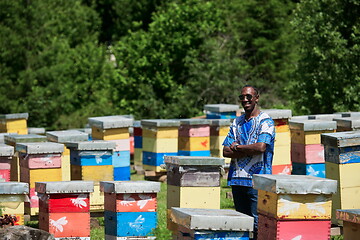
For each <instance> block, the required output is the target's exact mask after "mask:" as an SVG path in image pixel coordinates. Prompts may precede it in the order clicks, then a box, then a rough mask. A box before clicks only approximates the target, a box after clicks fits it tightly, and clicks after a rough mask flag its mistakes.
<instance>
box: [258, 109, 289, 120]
mask: <svg viewBox="0 0 360 240" xmlns="http://www.w3.org/2000/svg"><path fill="white" fill-rule="evenodd" d="M261 111H262V112H265V113H267V114H268V115H269V116H270V117H271V118H272V119H274V120H275V119H288V118H291V116H292V112H291V110H290V109H261Z"/></svg>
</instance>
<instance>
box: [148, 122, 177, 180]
mask: <svg viewBox="0 0 360 240" xmlns="http://www.w3.org/2000/svg"><path fill="white" fill-rule="evenodd" d="M141 125H142V133H143V168H144V170H146V172H145V173H146V175H150V173H151V172H153V173H154V174H155V175H156V176H157V175H161V174H162V173H163V174H165V173H166V170H165V169H163V168H161V165H162V164H164V156H176V155H177V152H178V129H179V125H180V121H179V120H177V119H153V120H142V121H141ZM148 171H150V173H148ZM154 174H153V175H154Z"/></svg>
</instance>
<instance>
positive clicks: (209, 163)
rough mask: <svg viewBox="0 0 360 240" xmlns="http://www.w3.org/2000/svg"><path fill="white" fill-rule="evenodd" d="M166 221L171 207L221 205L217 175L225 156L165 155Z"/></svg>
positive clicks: (214, 206) (210, 206)
mask: <svg viewBox="0 0 360 240" xmlns="http://www.w3.org/2000/svg"><path fill="white" fill-rule="evenodd" d="M165 163H166V169H167V222H168V228H169V229H170V230H172V231H176V230H177V228H176V226H175V225H174V224H173V223H172V222H171V221H170V211H171V208H172V207H180V208H208V209H220V178H221V167H222V166H223V165H224V159H222V158H214V157H190V156H166V157H165Z"/></svg>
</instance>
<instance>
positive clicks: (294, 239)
mask: <svg viewBox="0 0 360 240" xmlns="http://www.w3.org/2000/svg"><path fill="white" fill-rule="evenodd" d="M301 239H302V235H298V236H296V237H294V238H292V239H291V240H301Z"/></svg>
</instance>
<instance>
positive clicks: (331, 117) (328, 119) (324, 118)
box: [309, 113, 341, 121]
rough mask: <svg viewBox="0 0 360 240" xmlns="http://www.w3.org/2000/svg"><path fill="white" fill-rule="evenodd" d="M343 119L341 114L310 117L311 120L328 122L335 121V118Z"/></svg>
mask: <svg viewBox="0 0 360 240" xmlns="http://www.w3.org/2000/svg"><path fill="white" fill-rule="evenodd" d="M339 117H341V114H337V113H333V114H316V115H309V120H327V121H333V120H334V118H339Z"/></svg>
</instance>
